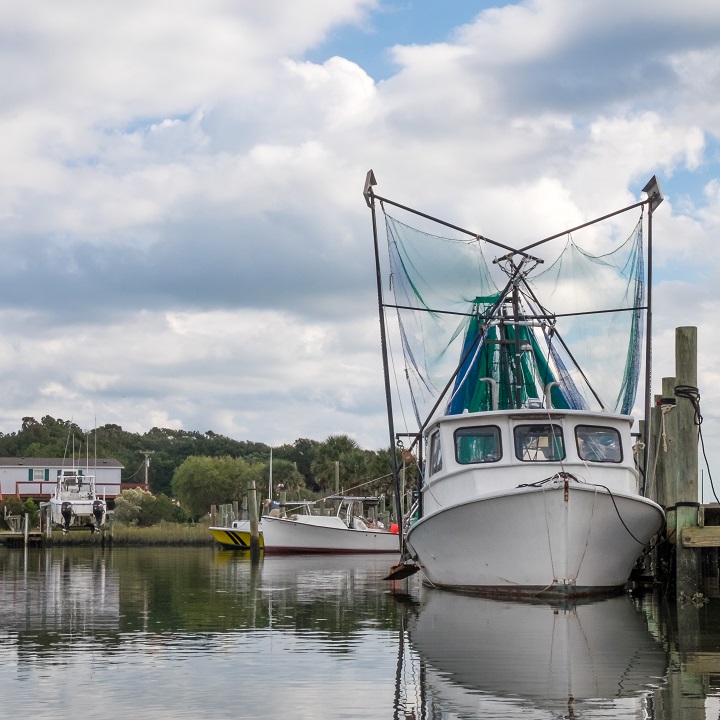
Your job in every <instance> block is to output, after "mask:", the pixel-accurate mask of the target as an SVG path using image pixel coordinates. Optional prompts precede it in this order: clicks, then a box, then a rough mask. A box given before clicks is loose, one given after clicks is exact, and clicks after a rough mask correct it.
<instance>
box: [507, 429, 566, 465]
mask: <svg viewBox="0 0 720 720" xmlns="http://www.w3.org/2000/svg"><path fill="white" fill-rule="evenodd" d="M515 455H516V457H517V459H518V460H523V461H526V462H557V461H559V460H563V459H564V458H565V443H564V441H563V435H562V429H561V428H560V426H559V425H551V424H544V425H517V426H516V427H515Z"/></svg>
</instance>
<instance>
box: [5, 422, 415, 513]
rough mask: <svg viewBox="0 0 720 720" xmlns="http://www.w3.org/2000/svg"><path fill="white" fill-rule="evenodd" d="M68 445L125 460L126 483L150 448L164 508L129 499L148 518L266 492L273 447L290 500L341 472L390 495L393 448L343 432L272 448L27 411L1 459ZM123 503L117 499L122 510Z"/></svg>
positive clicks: (84, 453)
mask: <svg viewBox="0 0 720 720" xmlns="http://www.w3.org/2000/svg"><path fill="white" fill-rule="evenodd" d="M73 447H74V450H75V456H76V457H79V458H81V459H83V460H84V459H85V458H86V457H89V458H91V462H92V459H94V458H98V459H100V458H105V459H108V458H114V459H115V460H118V461H119V462H120V463H122V464H123V465H124V466H125V470H124V471H123V474H122V482H123V483H138V484H139V483H143V482H144V481H145V454H144V453H151V454H150V456H149V457H150V465H149V468H148V481H149V489H150V492H151V493H152V496H153V497H154V498H156V499H157V498H159V497H160V496H162V499H161V500H160V503H161V506H162V512H161V513H160V509H159V508H160V506H156V505H155V504H154V501H151V500H150V498H143V497H142V495H141V494H138V493H135V494H134V495H133V496H128V498H127V500H128V503H129V504H130V505H131V506H132V507H133V508H135V511H137V508H139V507H141V506H142V505H143V503H144V505H145V512H144V513H143V512H140V515H141V516H144V517H145V518H149V517H151V516H153V515H157V514H158V513H160V514H161V515H162V516H166V515H169V516H172V518H171V517H167V518H165V517H163V518H161V519H176V520H178V519H183V513H181V512H180V511H178V510H177V507H178V503H177V501H179V503H180V505H181V506H182V508H183V510H184V514H185V515H187V516H190V517H199V516H201V515H203V514H205V513H206V512H207V511H208V510H209V508H210V505H212V504H221V503H227V502H233V501H235V500H238V501H239V500H240V499H241V498H242V497H243V496H245V495H246V494H247V490H248V487H249V486H250V484H251V482H254V483H255V486H256V488H257V489H258V491H259V492H261V493H263V494H267V493H269V482H270V456H271V450H272V482H273V485H275V486H277V485H283V486H284V488H285V490H286V492H287V497H288V498H292V499H315V498H317V497H322V496H325V495H330V494H332V493H334V492H335V489H336V483H337V482H338V478H339V487H340V490H341V491H344V492H355V493H356V494H361V495H379V494H387V495H388V499H389V498H390V497H391V495H392V477H391V473H392V470H391V459H392V458H391V455H390V450H389V449H384V450H377V451H375V450H364V449H362V448H360V447H359V446H358V444H357V442H356V441H355V440H353V439H352V438H350V437H349V436H347V435H331V436H330V437H328V438H326V439H325V440H324V441H318V440H311V439H308V438H300V439H298V440H296V441H295V442H294V443H291V444H284V445H280V446H277V447H272V448H271V446H269V445H266V444H265V443H259V442H252V441H247V440H234V439H232V438H229V437H226V436H224V435H219V434H217V433H214V432H212V431H211V430H208V431H207V432H204V433H203V432H197V431H188V430H174V429H170V428H157V427H154V428H152V429H151V430H149V431H147V432H146V433H132V432H127V431H126V430H123V429H122V427H121V426H120V425H115V424H107V425H103V426H101V427H98V428H93V429H92V430H83V429H81V428H80V427H79V426H78V425H77V424H75V423H74V422H72V421H70V420H62V419H60V418H57V419H56V418H53V417H51V416H49V415H46V416H44V417H43V418H41V419H40V420H39V421H38V420H36V419H35V418H33V417H24V418H23V419H22V426H21V428H20V429H19V430H18V431H17V432H12V433H7V434H3V433H0V456H2V457H43V458H51V457H52V458H58V457H59V458H63V457H71V456H72V452H73ZM408 479H410V478H408ZM172 500H174V501H175V502H174V503H173V502H172ZM122 506H123V503H122V502H120V506H119V507H118V510H120V514H122ZM151 506H152V507H151ZM138 512H139V511H138ZM131 514H132V513H131ZM136 514H137V512H136Z"/></svg>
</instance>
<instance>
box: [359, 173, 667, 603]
mask: <svg viewBox="0 0 720 720" xmlns="http://www.w3.org/2000/svg"><path fill="white" fill-rule="evenodd" d="M375 184H376V182H375V177H374V175H373V173H372V171H370V172H369V173H368V176H367V178H366V183H365V190H364V197H365V200H366V202H367V204H368V206H369V207H370V209H371V211H372V218H373V237H374V245H375V257H376V270H377V281H378V303H379V311H380V312H379V315H380V329H381V341H382V352H383V365H384V370H385V386H386V396H387V398H388V401H387V402H388V419H389V434H390V439H391V443H392V444H393V445H399V446H400V447H401V448H402V449H403V452H402V457H403V462H405V458H407V457H408V456H409V457H411V458H414V459H415V460H416V462H417V466H418V468H419V471H420V481H419V483H418V488H417V493H416V494H417V502H416V505H415V506H414V507H413V509H412V511H411V512H410V513H409V514H408V516H407V518H406V521H405V523H404V527H403V528H402V533H403V537H402V539H401V543H402V550H403V554H402V560H401V563H400V564H399V565H397V566H395V567H394V568H393V570H392V571H391V573H390V575H389V576H388V578H391V579H396V578H400V577H404V576H407V575H408V574H411V573H412V572H416V571H418V570H421V571H422V573H423V576H424V579H425V580H426V581H427V583H429V584H431V585H433V586H436V587H440V588H448V589H454V590H460V591H465V592H471V593H476V594H481V595H510V596H524V595H533V596H544V597H547V596H560V597H565V598H575V597H588V596H595V595H602V594H608V593H613V592H618V591H620V590H621V589H622V588H623V587H624V586H625V584H626V582H627V581H628V578H629V576H630V574H631V571H632V570H633V567H634V566H636V564H637V563H639V560H640V558H642V557H643V554H644V553H645V552H647V548H648V546H649V543H650V542H651V539H652V538H653V536H654V535H656V533H658V531H659V530H660V529H661V528H662V526H663V524H664V513H663V510H662V508H661V507H660V506H659V505H657V504H656V503H655V502H653V501H651V500H650V499H649V498H647V497H645V496H644V482H643V476H642V473H641V468H642V466H643V464H642V454H643V453H642V443H641V442H636V441H635V439H634V437H633V432H632V431H633V425H634V422H635V420H634V417H633V416H632V411H633V408H634V402H635V396H636V390H637V386H638V380H639V375H640V366H641V364H642V349H643V348H642V345H643V343H642V338H643V329H645V332H646V333H647V337H648V339H649V336H650V317H651V314H650V312H649V305H650V298H649V297H648V298H647V300H646V297H645V286H646V284H647V286H648V292H647V294H648V296H649V295H650V290H649V286H650V278H651V276H650V269H649V268H650V267H651V265H650V250H648V258H647V268H648V280H647V281H646V277H645V267H646V264H645V255H644V246H643V228H644V225H645V223H644V217H645V214H646V212H647V216H648V220H647V224H648V226H649V230H648V237H649V240H648V248H650V244H651V238H652V225H651V219H652V212H653V211H654V210H655V208H656V207H657V205H659V203H660V202H661V201H662V194H661V193H660V189H659V185H658V184H657V181H656V180H655V178H653V179H652V180H651V181H650V183H648V185H647V186H646V187H645V189H644V192H646V193H647V195H648V199H647V200H642V201H640V202H637V203H635V204H633V205H631V206H630V207H628V208H624V209H623V210H620V211H617V212H616V213H611V214H610V215H607V216H604V217H603V218H600V219H599V220H598V221H593V222H591V223H585V224H583V225H581V226H578V227H576V228H572V229H571V230H568V231H564V232H563V233H558V234H557V235H553V236H551V237H549V238H545V239H544V240H540V241H537V242H534V243H529V244H527V245H525V246H524V247H520V248H517V249H515V248H513V247H511V246H509V245H507V244H503V243H498V242H496V241H494V240H490V239H489V238H486V237H484V236H482V235H480V234H478V233H475V232H472V231H468V230H464V229H462V228H460V227H458V226H457V225H453V224H450V223H447V222H444V221H442V220H438V219H436V218H433V217H431V216H430V215H427V214H425V213H421V212H419V211H416V210H413V209H411V208H408V207H407V206H405V205H400V204H399V203H395V202H394V201H392V200H389V199H388V198H385V197H380V196H378V195H377V194H375V192H374V189H373V187H374V185H375ZM378 207H379V208H380V209H381V210H382V212H383V214H384V215H385V231H386V235H387V240H388V258H389V259H388V261H387V264H386V266H385V268H383V261H382V260H381V255H380V251H379V241H378V236H379V232H378V222H377V212H376V210H377V208H378ZM388 207H389V208H391V209H392V211H393V212H396V211H397V212H402V213H403V214H404V215H409V216H410V217H411V218H415V219H417V218H420V219H419V220H418V221H417V222H418V223H422V224H423V227H422V228H418V227H413V226H411V225H409V224H408V223H407V222H403V221H400V220H399V219H398V218H397V217H395V216H394V215H390V214H389V210H388ZM632 209H638V210H639V213H640V219H639V220H637V221H633V222H634V225H633V230H632V232H631V233H630V236H629V237H627V239H625V237H626V236H623V235H621V233H624V232H625V229H624V228H623V226H622V224H621V223H620V222H619V220H620V218H618V217H617V216H619V215H621V214H622V213H625V212H627V211H629V210H632ZM609 219H610V220H611V221H612V224H611V227H610V228H609V229H607V230H604V231H603V232H602V233H601V232H597V231H596V232H594V234H590V235H589V239H590V241H592V243H594V246H595V245H598V244H599V242H600V240H608V239H609V241H610V243H611V248H610V249H609V250H608V251H607V252H605V251H602V252H601V253H595V254H593V253H592V252H590V251H589V250H587V249H586V248H581V247H580V246H579V245H577V244H576V243H575V240H574V237H573V236H572V235H571V233H575V232H577V231H579V230H582V229H586V228H589V227H591V226H592V225H593V223H595V222H600V221H602V220H606V221H608V220H609ZM426 225H427V226H429V228H430V229H428V230H425V229H424V228H425V226H426ZM438 226H440V227H441V228H442V229H443V231H444V232H445V233H446V235H445V236H441V235H439V234H438V231H437V227H438ZM448 229H451V230H452V233H450V232H448ZM563 237H565V245H564V249H562V251H561V252H560V254H559V255H558V258H557V259H555V260H554V261H553V262H552V263H551V264H550V263H549V267H548V268H547V270H543V271H542V272H540V270H539V269H540V268H541V267H542V265H544V264H545V262H546V259H545V258H544V257H541V256H539V255H537V254H535V253H537V252H538V251H537V250H535V248H536V246H540V245H545V243H548V242H549V241H551V240H555V239H556V238H563ZM620 240H622V242H620ZM613 243H614V244H613ZM488 248H491V249H492V250H494V251H496V250H497V248H500V249H501V251H502V254H500V253H498V254H497V255H496V257H494V259H493V261H492V268H491V265H490V264H488V263H487V262H486V260H485V257H484V253H485V252H487V249H488ZM530 249H533V254H531V253H530V252H529V250H530ZM544 250H546V251H549V247H548V246H545V248H544ZM588 268H589V269H590V270H593V271H594V272H595V278H594V279H593V281H592V282H589V281H588V277H589V275H587V272H589V270H588ZM383 269H385V271H386V272H387V273H388V274H389V275H390V277H391V278H392V290H393V293H394V296H393V297H391V298H388V299H386V298H385V297H384V289H383V285H384V280H383ZM493 271H494V275H495V276H499V277H500V278H502V284H496V283H495V278H494V275H493ZM568 272H570V275H569V276H568ZM541 291H542V292H546V294H548V295H549V296H550V299H551V300H554V301H555V303H556V304H558V305H560V307H561V309H562V310H561V311H560V310H555V311H553V310H550V309H549V308H548V307H547V306H546V305H545V304H543V303H544V302H545V300H544V298H543V301H542V302H541V300H540V299H539V297H540V293H541ZM448 298H453V301H452V302H448ZM572 298H576V299H577V304H576V305H575V306H569V303H570V301H571V299H572ZM608 303H611V304H610V307H609V308H608V309H605V308H604V305H605V304H608ZM389 313H392V314H393V315H395V317H396V319H397V327H395V326H394V325H393V327H392V328H390V329H389V328H388V323H387V321H386V314H389ZM643 316H645V319H646V322H645V323H644V324H643V323H642V319H643ZM415 318H419V319H415ZM564 322H567V324H568V327H569V335H570V336H571V337H573V338H575V339H576V340H577V342H578V344H579V346H581V348H582V350H581V351H580V352H576V351H575V350H573V351H572V352H571V350H570V347H569V343H568V342H566V337H565V334H563V335H561V334H560V328H561V326H562V325H563V323H564ZM601 323H605V326H604V329H598V328H600V324H601ZM391 332H394V335H390V333H391ZM389 338H390V340H392V343H391V342H390V340H389ZM389 344H392V346H393V347H395V348H397V347H400V348H402V352H403V361H404V368H403V373H404V375H405V376H406V377H407V378H408V380H409V382H408V385H409V390H408V394H409V396H410V401H411V406H412V408H413V410H414V413H415V419H416V421H417V424H418V428H419V429H417V430H410V431H409V432H407V433H403V434H402V435H401V434H397V435H396V433H395V425H394V418H393V397H392V395H391V393H390V387H391V386H392V383H391V380H390V367H392V366H393V364H392V363H390V362H389V360H388V354H389V352H388V350H387V346H388V345H389ZM648 348H649V344H648V345H647V346H646V354H645V362H646V364H647V362H648V360H649V358H650V355H649V349H648ZM453 352H454V357H455V358H459V361H457V360H455V361H452V362H451V363H450V362H449V361H448V358H449V357H450V356H451V355H453ZM593 353H594V354H595V355H599V356H600V362H599V363H596V364H595V366H594V367H595V374H594V375H593V374H592V373H591V372H589V371H588V372H586V371H585V369H581V367H580V361H579V359H578V358H580V357H582V356H583V355H584V356H585V357H586V358H591V357H592V355H593ZM398 364H399V363H398V362H397V361H396V362H395V364H394V366H397V365H398ZM646 372H647V371H646ZM591 378H595V379H594V380H591ZM648 385H649V375H646V386H648ZM608 396H610V397H611V400H610V401H608V400H606V399H604V397H608ZM423 402H425V405H426V406H427V407H430V409H429V411H427V413H425V414H421V412H420V409H421V407H422V403H423ZM409 405H410V403H408V406H409ZM645 410H646V413H645V414H646V415H647V410H649V394H648V392H647V389H646V402H645ZM403 436H406V437H409V438H410V439H411V445H410V448H409V450H410V451H412V453H410V452H408V451H407V450H405V449H404V447H403V441H402V437H403ZM640 439H641V438H640ZM645 446H647V443H645ZM393 457H394V460H395V464H396V466H395V468H394V473H395V475H396V477H397V476H398V467H397V464H398V460H397V455H395V454H393ZM638 461H639V462H638ZM397 487H398V485H397V482H396V488H397ZM396 501H397V505H398V507H401V503H400V497H399V492H398V491H397V490H396Z"/></svg>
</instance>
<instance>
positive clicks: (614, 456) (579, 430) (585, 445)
mask: <svg viewBox="0 0 720 720" xmlns="http://www.w3.org/2000/svg"><path fill="white" fill-rule="evenodd" d="M575 440H576V441H577V449H578V455H579V456H580V459H581V460H587V461H589V462H616V463H619V462H622V444H621V442H620V433H619V432H618V431H617V430H616V429H615V428H610V427H601V426H598V425H578V426H577V427H576V428H575Z"/></svg>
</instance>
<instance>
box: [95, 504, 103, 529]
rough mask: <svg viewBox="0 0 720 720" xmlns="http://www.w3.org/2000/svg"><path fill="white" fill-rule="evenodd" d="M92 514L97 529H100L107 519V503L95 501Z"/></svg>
mask: <svg viewBox="0 0 720 720" xmlns="http://www.w3.org/2000/svg"><path fill="white" fill-rule="evenodd" d="M92 513H93V515H94V516H95V523H96V525H97V527H100V526H101V525H102V524H103V520H104V519H105V503H104V502H103V501H102V500H93V504H92Z"/></svg>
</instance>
